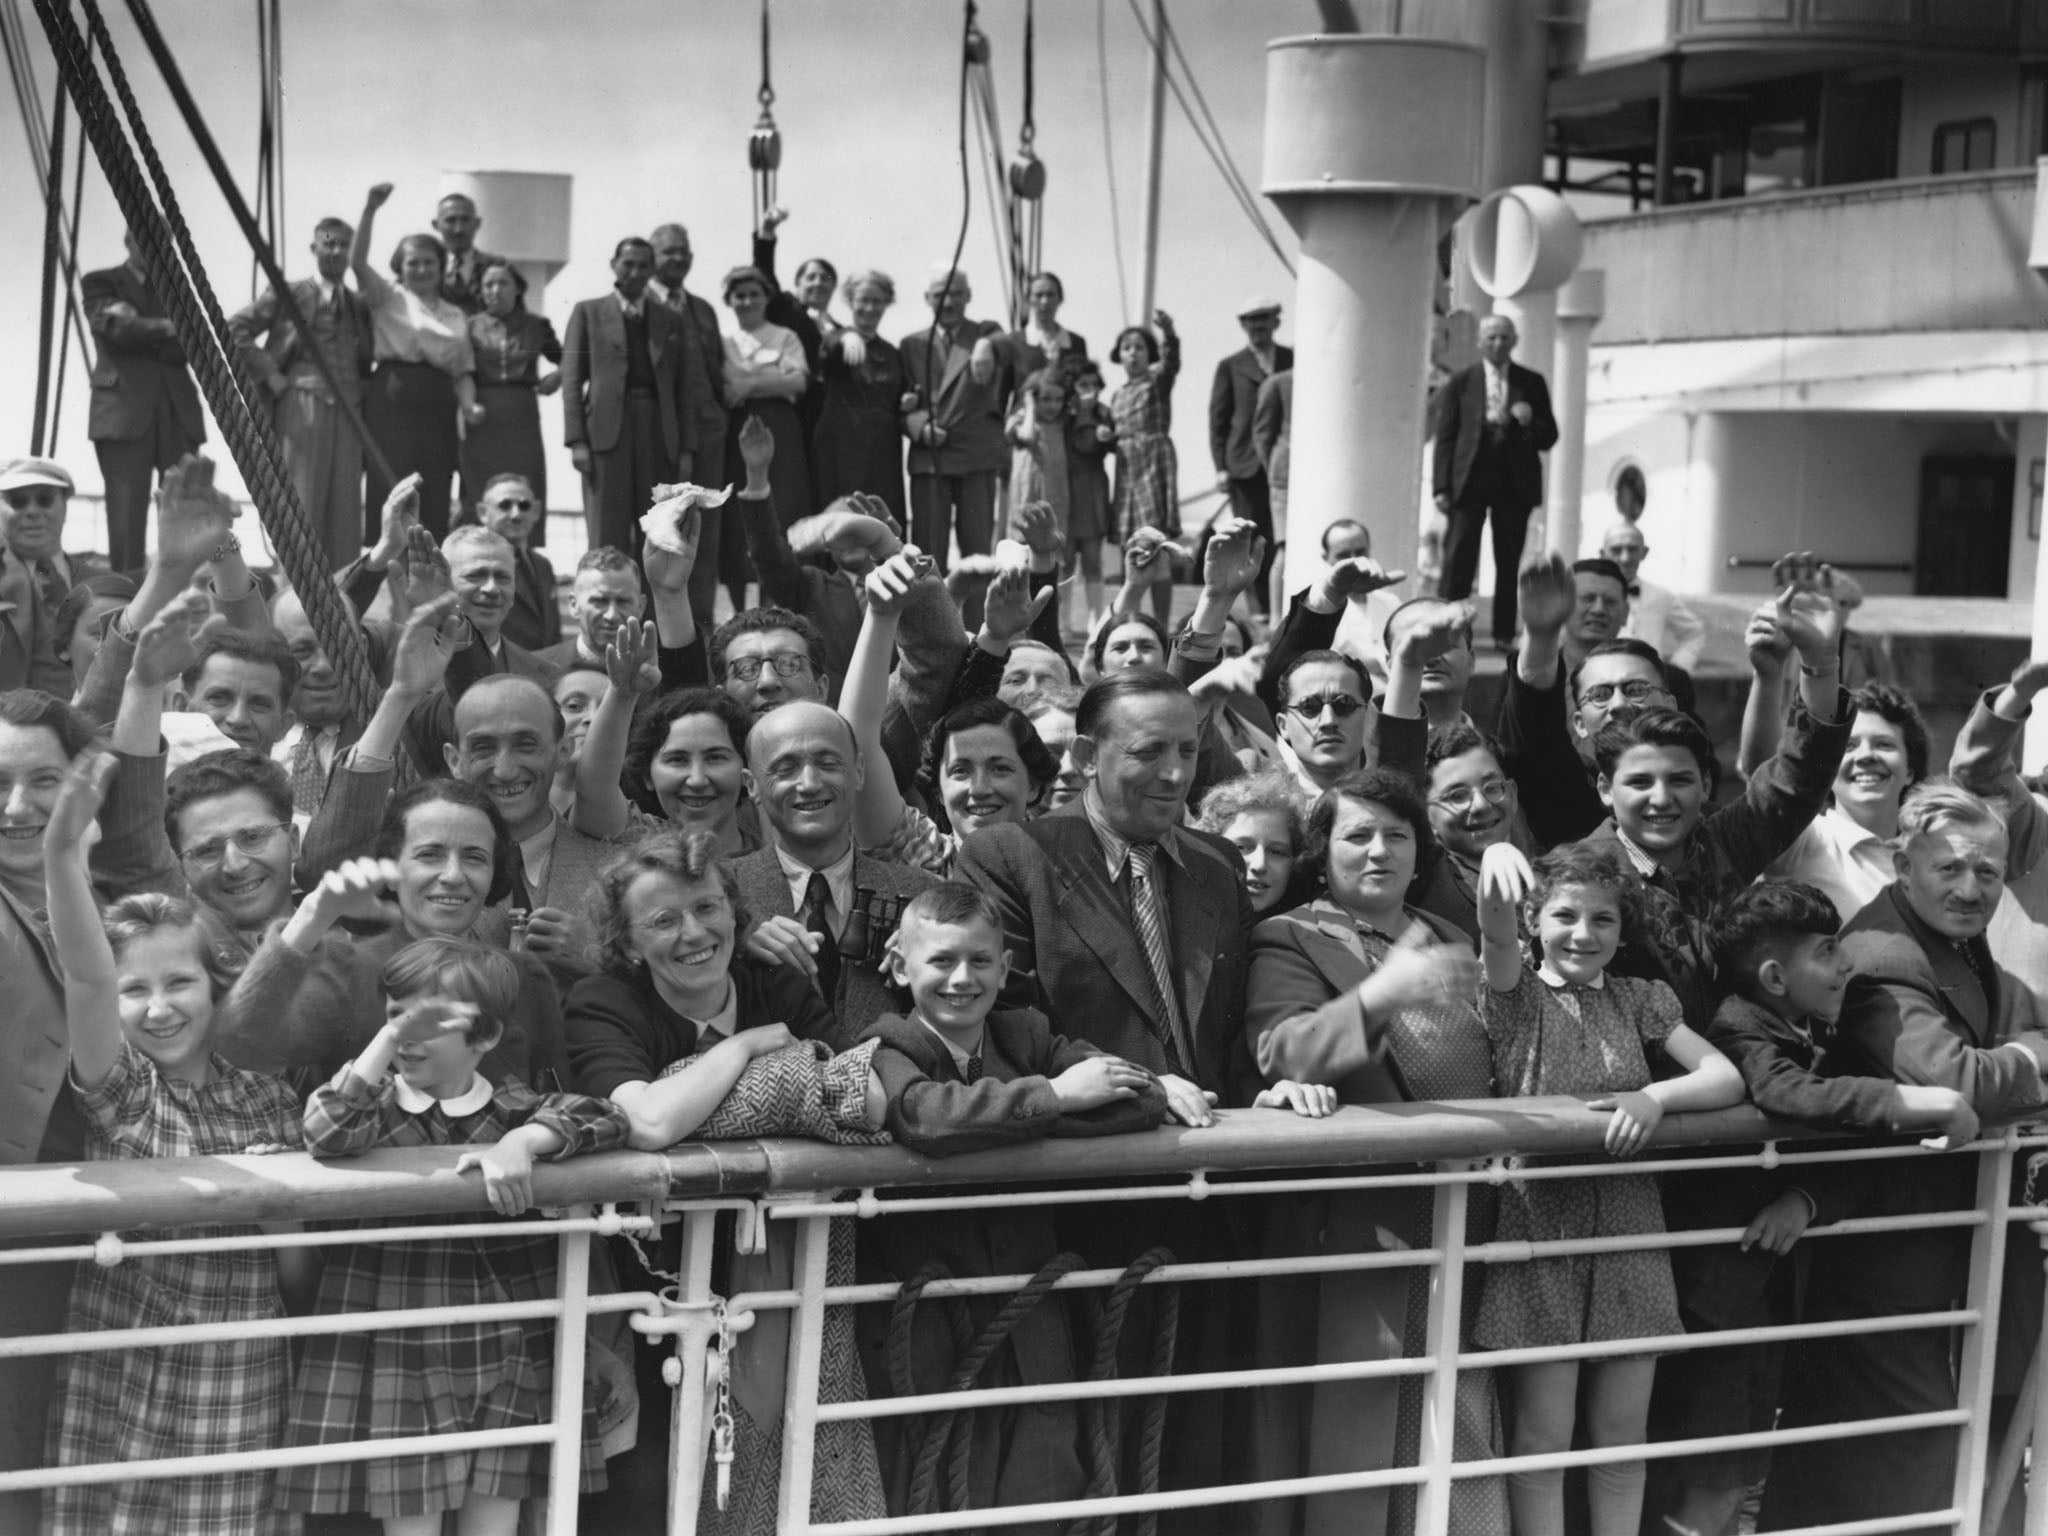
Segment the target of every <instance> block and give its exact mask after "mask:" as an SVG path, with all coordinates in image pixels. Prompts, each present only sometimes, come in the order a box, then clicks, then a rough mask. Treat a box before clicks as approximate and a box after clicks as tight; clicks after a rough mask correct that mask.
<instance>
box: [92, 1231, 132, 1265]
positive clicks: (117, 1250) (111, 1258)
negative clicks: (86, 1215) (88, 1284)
mask: <svg viewBox="0 0 2048 1536" xmlns="http://www.w3.org/2000/svg"><path fill="white" fill-rule="evenodd" d="M127 1256H128V1254H127V1249H126V1248H125V1247H124V1246H123V1245H122V1242H121V1234H120V1233H118V1232H102V1233H101V1234H100V1235H99V1237H98V1239H97V1240H95V1241H94V1243H93V1245H92V1261H93V1263H95V1264H97V1265H99V1267H100V1268H101V1269H112V1268H114V1267H115V1266H116V1265H118V1264H119V1263H120V1262H121V1260H122V1259H124V1258H126V1257H127Z"/></svg>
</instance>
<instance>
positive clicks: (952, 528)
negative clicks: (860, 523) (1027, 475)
mask: <svg viewBox="0 0 2048 1536" xmlns="http://www.w3.org/2000/svg"><path fill="white" fill-rule="evenodd" d="M973 298H974V290H973V288H972V286H971V285H970V284H969V283H968V281H967V274H966V273H965V272H959V271H954V270H952V269H950V268H941V269H940V270H939V271H938V272H937V273H936V274H935V275H934V276H933V278H932V280H931V283H930V284H929V285H928V286H927V287H926V289H925V302H926V303H928V304H930V305H931V309H932V325H931V328H930V329H929V330H923V331H916V332H913V333H912V334H911V335H909V336H906V337H904V338H903V349H902V350H903V368H904V372H905V373H906V374H907V375H908V377H909V380H910V394H911V395H912V396H913V397H914V402H913V404H912V406H911V409H910V410H909V411H908V412H907V413H906V414H905V416H904V418H903V430H904V431H905V432H906V433H908V434H909V436H910V460H909V465H910V530H911V532H910V540H911V542H912V543H913V544H915V545H916V546H917V547H918V548H919V549H921V550H923V551H924V552H925V553H926V554H927V555H929V556H931V558H932V559H933V560H935V561H937V562H938V570H939V574H940V575H944V574H945V572H946V570H947V561H948V559H949V558H950V555H951V551H952V545H953V538H954V535H955V534H956V533H957V534H958V536H959V539H960V553H961V554H963V555H985V554H987V553H989V551H990V550H992V549H994V548H995V520H996V480H997V478H998V477H999V476H1000V475H1001V474H1002V473H1003V471H1004V469H1005V468H1007V467H1008V464H1009V454H1010V450H1009V447H1008V445H1007V444H1006V443H1005V442H1004V441H1003V402H1004V401H1005V400H1007V399H1008V398H1009V394H1010V386H1009V382H1008V380H1006V379H1005V378H1004V376H1003V375H1004V369H1003V367H1002V359H1001V356H1000V354H999V352H998V349H997V346H996V343H997V342H998V341H1000V340H1001V338H1002V328H1001V327H1000V326H998V325H997V324H996V323H995V322H994V321H992V320H970V319H968V318H967V306H968V304H969V303H970V302H971V301H972V300H973Z"/></svg>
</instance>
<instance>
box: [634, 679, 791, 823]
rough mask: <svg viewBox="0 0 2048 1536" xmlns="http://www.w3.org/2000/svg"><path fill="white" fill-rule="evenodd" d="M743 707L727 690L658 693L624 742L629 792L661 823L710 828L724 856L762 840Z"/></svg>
mask: <svg viewBox="0 0 2048 1536" xmlns="http://www.w3.org/2000/svg"><path fill="white" fill-rule="evenodd" d="M752 724H753V720H752V718H751V717H750V716H749V715H748V714H747V712H746V710H744V709H743V708H741V707H740V705H739V703H738V702H737V701H736V700H734V699H733V697H732V696H731V695H730V694H728V693H727V692H726V691H725V690H724V689H722V688H678V689H674V690H671V691H670V692H667V693H663V694H660V695H658V696H657V697H656V698H655V700H654V702H653V703H652V704H650V705H648V706H647V708H646V709H645V710H643V711H642V712H641V713H640V714H639V715H638V716H637V717H636V718H635V719H634V721H633V729H632V735H631V736H630V737H629V738H628V739H627V742H626V769H625V774H624V782H625V789H626V796H627V798H628V799H629V800H631V801H632V802H633V804H634V805H635V806H636V807H637V808H638V809H639V810H640V811H641V813H642V814H643V815H644V816H646V817H647V818H648V819H649V820H650V821H651V822H653V823H655V824H656V825H661V824H667V825H670V826H673V827H675V828H676V829H677V830H678V831H683V832H705V833H709V834H710V836H711V840H712V847H713V849H714V850H715V851H716V853H717V856H718V857H719V858H721V859H725V858H733V857H736V856H737V855H739V854H742V853H752V852H753V851H754V850H755V849H756V848H758V847H760V846H761V823H760V821H759V819H758V817H757V816H756V815H755V812H754V803H753V801H751V800H749V799H748V798H747V793H746V765H747V731H748V728H749V727H750V726H751V725H752Z"/></svg>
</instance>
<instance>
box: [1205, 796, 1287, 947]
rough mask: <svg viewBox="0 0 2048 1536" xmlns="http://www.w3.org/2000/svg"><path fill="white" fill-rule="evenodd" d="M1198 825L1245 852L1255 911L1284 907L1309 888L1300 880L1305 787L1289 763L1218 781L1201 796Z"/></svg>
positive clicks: (1256, 914) (1259, 913) (1261, 913)
mask: <svg viewBox="0 0 2048 1536" xmlns="http://www.w3.org/2000/svg"><path fill="white" fill-rule="evenodd" d="M1195 830H1196V831H1197V832H1213V833H1215V834H1216V835H1217V836H1218V837H1220V838H1222V839H1223V840H1224V841H1225V842H1227V843H1229V844H1230V845H1231V847H1233V848H1235V849H1236V850H1237V851H1238V852H1239V853H1241V854H1243V855H1244V876H1245V879H1244V884H1245V889H1246V890H1247V891H1248V892H1249V893H1250V894H1251V898H1252V915H1253V916H1254V917H1269V916H1271V915H1272V914H1273V913H1275V912H1281V911H1285V910H1286V909H1287V908H1288V907H1291V906H1293V905H1294V904H1295V902H1296V901H1297V900H1299V899H1301V898H1302V897H1304V896H1306V895H1307V894H1308V893H1307V892H1305V891H1299V890H1297V888H1296V885H1295V871H1296V869H1297V867H1298V863H1297V861H1298V860H1299V859H1300V858H1301V844H1302V838H1303V835H1304V833H1303V827H1302V817H1301V790H1300V789H1299V788H1298V787H1296V785H1295V782H1294V777H1293V775H1291V774H1289V773H1288V772H1287V771H1286V770H1285V769H1281V768H1268V769H1265V770H1263V771H1262V772H1259V773H1254V774H1251V775H1249V776H1247V777H1245V778H1242V779H1230V780H1228V781H1226V782H1224V783H1222V784H1218V785H1217V786H1216V787H1215V788H1214V789H1212V790H1210V791H1209V793H1208V794H1206V795H1204V796H1203V797H1202V804H1201V809H1199V810H1198V811H1196V813H1195Z"/></svg>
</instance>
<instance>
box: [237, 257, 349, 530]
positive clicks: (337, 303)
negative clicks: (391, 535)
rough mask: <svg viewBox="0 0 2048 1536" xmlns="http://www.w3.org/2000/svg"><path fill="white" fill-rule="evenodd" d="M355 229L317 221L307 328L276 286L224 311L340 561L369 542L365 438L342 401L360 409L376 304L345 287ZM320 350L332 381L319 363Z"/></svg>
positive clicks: (300, 290) (311, 510)
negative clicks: (365, 508)
mask: <svg viewBox="0 0 2048 1536" xmlns="http://www.w3.org/2000/svg"><path fill="white" fill-rule="evenodd" d="M355 233H356V232H355V230H354V229H353V228H352V227H350V225H349V224H348V223H347V221H346V220H343V219H322V220H321V221H320V222H319V223H318V224H317V225H315V226H314V228H313V264H314V267H315V269H316V271H317V272H318V276H315V277H309V278H302V279H300V280H299V281H298V282H296V283H293V284H292V285H291V297H292V303H293V304H295V305H296V306H297V308H298V312H299V314H301V315H302V316H304V317H305V320H306V324H307V326H308V327H309V328H310V331H311V334H310V336H309V335H307V334H305V333H302V332H301V331H300V329H299V327H298V325H297V324H296V323H294V321H293V320H292V319H291V317H290V315H289V313H288V312H287V311H286V308H285V305H284V302H283V300H282V299H280V298H279V296H278V292H277V290H276V289H275V288H268V289H265V290H264V293H263V296H262V297H261V298H259V299H258V300H256V302H255V303H253V304H251V305H250V306H249V307H248V308H246V309H243V310H240V311H238V312H236V313H235V314H234V315H231V316H230V317H229V318H228V334H229V335H231V336H233V337H234V338H235V342H236V344H237V345H238V346H240V347H241V349H242V355H243V357H244V358H245V359H246V360H247V362H248V365H249V367H250V369H251V371H253V372H254V373H255V374H256V376H257V377H258V378H259V379H261V380H262V381H263V383H264V385H265V386H266V387H267V388H268V389H269V390H270V393H271V394H272V395H273V396H274V397H275V398H276V401H277V404H276V406H275V408H274V416H273V420H274V421H275V423H276V426H277V435H278V437H279V439H280V440H281V441H282V442H283V444H284V462H285V468H286V469H288V470H289V471H290V472H291V477H292V485H293V487H294V488H295V489H296V490H297V491H298V493H299V505H300V506H302V507H304V508H305V509H306V516H307V517H309V518H310V519H312V522H313V527H314V528H315V529H316V530H318V532H319V535H320V540H321V542H322V543H323V544H324V545H325V546H326V548H327V558H328V560H329V562H330V563H331V564H332V565H333V566H334V568H335V569H336V570H340V569H341V568H342V567H343V566H344V565H346V564H348V562H349V561H351V560H353V559H355V557H356V556H357V555H358V554H360V553H361V552H362V547H363V445H362V442H361V440H360V439H358V438H357V436H356V434H355V429H354V428H353V427H351V426H350V425H349V423H348V418H347V417H346V416H345V415H344V414H343V412H342V407H341V404H340V403H339V402H340V401H346V402H347V403H348V404H349V405H353V406H356V407H359V408H360V407H361V405H362V403H363V380H364V379H366V378H368V377H369V374H370V349H371V342H370V310H369V307H368V306H367V305H365V304H364V303H363V302H362V301H361V300H360V299H358V298H357V297H356V296H355V295H354V294H353V293H350V292H349V288H348V255H349V247H350V245H351V244H352V243H353V242H354V240H355ZM258 338H263V340H262V341H261V342H260V343H259V340H258ZM316 350H317V352H318V355H319V357H320V358H324V359H325V360H326V363H327V369H328V373H329V374H332V375H333V379H334V382H333V383H332V384H330V383H329V382H328V380H327V376H326V375H323V374H322V373H321V371H320V365H319V362H318V361H316V359H315V352H316Z"/></svg>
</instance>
